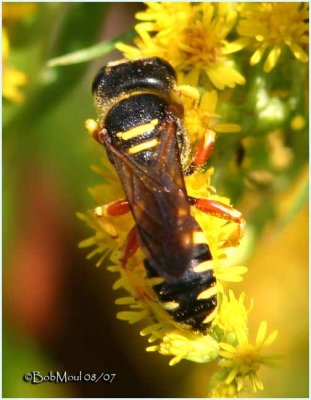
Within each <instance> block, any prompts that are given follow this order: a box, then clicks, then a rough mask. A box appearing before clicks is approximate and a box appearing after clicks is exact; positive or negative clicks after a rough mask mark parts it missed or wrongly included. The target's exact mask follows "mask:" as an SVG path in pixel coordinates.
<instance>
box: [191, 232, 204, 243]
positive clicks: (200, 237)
mask: <svg viewBox="0 0 311 400" xmlns="http://www.w3.org/2000/svg"><path fill="white" fill-rule="evenodd" d="M193 243H194V244H202V243H207V240H206V236H205V235H204V232H202V231H194V232H193Z"/></svg>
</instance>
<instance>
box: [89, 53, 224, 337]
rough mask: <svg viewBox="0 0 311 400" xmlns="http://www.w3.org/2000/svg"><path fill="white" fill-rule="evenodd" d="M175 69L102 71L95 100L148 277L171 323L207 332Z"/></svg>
mask: <svg viewBox="0 0 311 400" xmlns="http://www.w3.org/2000/svg"><path fill="white" fill-rule="evenodd" d="M175 80H176V76H175V72H174V69H173V68H172V67H171V66H170V65H169V64H168V63H167V62H165V61H163V60H161V59H159V58H148V59H141V60H137V61H132V62H121V63H115V64H110V65H108V66H106V67H103V68H102V69H101V70H100V71H99V73H98V75H97V76H96V77H95V79H94V83H93V94H94V97H95V104H96V107H97V110H98V113H99V120H100V127H101V129H102V131H104V132H105V135H104V140H103V143H104V145H105V147H106V150H107V153H108V156H109V159H110V161H111V162H112V164H113V165H114V166H115V168H116V170H117V172H118V175H119V177H120V180H121V182H122V185H123V188H124V191H125V194H126V197H127V201H128V203H129V206H130V209H131V212H132V214H133V217H134V220H135V222H136V226H137V231H138V237H139V243H140V246H141V249H142V254H143V257H144V265H145V268H146V271H147V274H148V276H149V277H162V278H164V280H163V282H162V283H160V284H157V285H155V286H154V287H153V289H154V291H155V293H156V294H157V296H158V298H159V300H160V302H161V303H162V305H163V307H164V308H165V310H166V311H167V312H168V313H169V314H170V315H171V317H172V318H173V319H174V320H175V321H176V322H178V323H181V324H183V325H184V326H187V327H188V328H190V329H192V330H194V331H199V332H203V333H204V332H206V330H207V328H208V327H209V326H210V324H211V322H212V320H213V318H214V316H215V313H216V308H217V290H216V280H215V277H214V268H213V261H212V255H211V252H210V249H209V246H208V244H207V241H206V239H205V236H204V234H203V232H202V230H201V228H200V227H199V225H198V223H197V222H196V220H195V219H194V218H193V216H192V215H191V210H190V204H189V199H188V195H187V191H186V187H185V183H184V176H183V168H182V163H181V157H182V154H183V152H184V151H185V147H186V145H185V143H186V140H185V132H184V128H183V123H182V116H181V113H180V114H179V115H177V113H176V110H178V109H179V110H180V105H177V104H174V100H173V98H174V97H173V91H174V88H175V85H176V82H175Z"/></svg>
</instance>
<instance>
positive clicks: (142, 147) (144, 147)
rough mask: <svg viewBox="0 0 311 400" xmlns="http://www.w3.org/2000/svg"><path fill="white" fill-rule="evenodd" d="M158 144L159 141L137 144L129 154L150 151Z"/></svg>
mask: <svg viewBox="0 0 311 400" xmlns="http://www.w3.org/2000/svg"><path fill="white" fill-rule="evenodd" d="M158 143H159V141H158V139H151V140H148V141H147V142H143V143H140V144H137V145H136V146H132V147H130V148H129V149H128V154H136V153H139V152H140V151H143V150H149V149H151V148H152V147H155V146H157V145H158Z"/></svg>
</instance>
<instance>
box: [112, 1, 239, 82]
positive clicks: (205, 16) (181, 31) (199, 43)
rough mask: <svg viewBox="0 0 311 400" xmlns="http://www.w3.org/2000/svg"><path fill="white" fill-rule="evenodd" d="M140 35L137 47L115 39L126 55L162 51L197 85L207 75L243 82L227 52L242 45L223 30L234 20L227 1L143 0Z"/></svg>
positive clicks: (214, 79) (212, 78)
mask: <svg viewBox="0 0 311 400" xmlns="http://www.w3.org/2000/svg"><path fill="white" fill-rule="evenodd" d="M136 17H137V19H138V20H141V21H144V22H141V23H138V24H137V25H136V31H137V33H138V35H139V37H138V38H137V39H136V40H135V44H136V47H133V46H129V45H126V44H123V43H119V44H117V46H116V47H117V48H118V49H119V50H120V51H122V52H123V53H124V55H125V57H126V58H128V59H136V58H141V57H154V56H158V57H161V58H163V59H165V60H167V61H168V62H170V63H171V64H172V65H173V66H174V67H175V68H176V70H177V72H183V73H184V74H185V75H186V79H187V80H188V83H189V84H192V85H198V83H199V82H204V80H206V77H207V78H208V80H209V81H210V82H211V83H212V84H213V85H214V86H215V87H216V88H217V89H220V90H222V89H225V88H226V87H230V88H233V87H235V86H236V85H237V84H239V85H243V84H244V83H245V79H244V78H243V76H242V75H241V74H240V73H239V72H238V71H237V69H236V67H235V65H234V63H233V61H232V60H231V59H230V58H229V57H228V55H230V54H232V53H234V52H237V51H239V50H241V49H242V48H243V46H244V40H243V39H238V40H236V41H233V42H229V41H228V40H227V36H228V35H229V33H230V32H231V30H232V28H233V26H234V25H235V22H236V18H237V12H236V10H235V6H234V5H231V4H229V3H219V4H212V3H147V10H146V11H144V12H140V13H137V15H136Z"/></svg>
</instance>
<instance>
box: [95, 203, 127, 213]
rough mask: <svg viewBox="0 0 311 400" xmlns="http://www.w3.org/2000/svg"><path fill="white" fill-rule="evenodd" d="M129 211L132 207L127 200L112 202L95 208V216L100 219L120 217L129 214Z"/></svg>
mask: <svg viewBox="0 0 311 400" xmlns="http://www.w3.org/2000/svg"><path fill="white" fill-rule="evenodd" d="M129 211H130V206H129V203H128V201H127V200H125V199H119V200H116V201H112V202H111V203H108V204H105V205H103V206H100V207H96V208H95V214H96V215H97V216H98V217H102V216H105V217H118V216H120V215H124V214H127V213H128V212H129Z"/></svg>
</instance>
